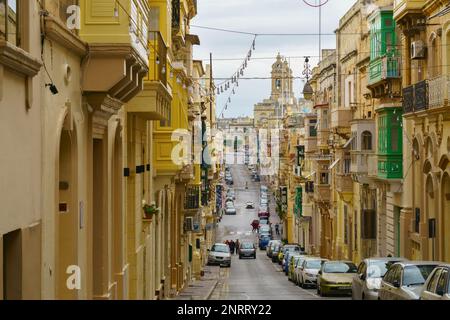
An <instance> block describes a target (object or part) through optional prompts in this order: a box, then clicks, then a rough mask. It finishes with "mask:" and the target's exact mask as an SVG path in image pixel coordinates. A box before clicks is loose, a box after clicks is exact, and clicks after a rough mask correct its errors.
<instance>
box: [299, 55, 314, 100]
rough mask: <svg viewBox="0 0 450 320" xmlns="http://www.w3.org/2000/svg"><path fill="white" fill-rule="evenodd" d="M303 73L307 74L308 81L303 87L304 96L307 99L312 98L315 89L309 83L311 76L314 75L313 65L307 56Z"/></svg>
mask: <svg viewBox="0 0 450 320" xmlns="http://www.w3.org/2000/svg"><path fill="white" fill-rule="evenodd" d="M302 75H303V76H305V78H306V83H305V85H304V87H303V97H304V98H305V99H306V100H311V99H312V96H313V93H314V90H313V88H312V87H311V84H310V83H309V77H310V76H311V75H312V72H311V67H310V65H309V57H305V64H304V69H303V72H302Z"/></svg>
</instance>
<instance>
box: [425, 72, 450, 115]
mask: <svg viewBox="0 0 450 320" xmlns="http://www.w3.org/2000/svg"><path fill="white" fill-rule="evenodd" d="M449 97H450V76H448V75H445V76H439V77H435V78H432V79H430V80H428V104H429V106H430V108H439V107H443V106H446V105H447V104H448V99H449Z"/></svg>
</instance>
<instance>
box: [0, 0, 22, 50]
mask: <svg viewBox="0 0 450 320" xmlns="http://www.w3.org/2000/svg"><path fill="white" fill-rule="evenodd" d="M19 4H20V0H0V39H4V40H6V41H8V42H10V43H12V44H13V45H15V46H17V47H20V28H19V22H20V19H19V18H20V16H19Z"/></svg>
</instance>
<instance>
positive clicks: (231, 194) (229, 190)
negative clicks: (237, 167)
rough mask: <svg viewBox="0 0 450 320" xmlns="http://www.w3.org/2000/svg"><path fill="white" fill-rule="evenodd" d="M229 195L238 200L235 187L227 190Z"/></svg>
mask: <svg viewBox="0 0 450 320" xmlns="http://www.w3.org/2000/svg"><path fill="white" fill-rule="evenodd" d="M227 197H231V198H233V200H236V193H235V192H234V189H228V190H227Z"/></svg>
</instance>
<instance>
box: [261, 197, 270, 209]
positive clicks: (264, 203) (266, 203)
mask: <svg viewBox="0 0 450 320" xmlns="http://www.w3.org/2000/svg"><path fill="white" fill-rule="evenodd" d="M259 204H260V206H263V207H267V206H268V205H269V201H267V199H264V198H261V200H260V201H259Z"/></svg>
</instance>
